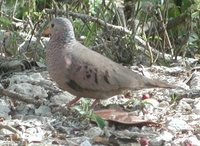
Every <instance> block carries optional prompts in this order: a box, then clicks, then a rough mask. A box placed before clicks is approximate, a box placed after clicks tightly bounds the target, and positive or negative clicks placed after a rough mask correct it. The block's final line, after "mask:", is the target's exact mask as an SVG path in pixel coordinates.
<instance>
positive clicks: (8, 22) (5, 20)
mask: <svg viewBox="0 0 200 146" xmlns="http://www.w3.org/2000/svg"><path fill="white" fill-rule="evenodd" d="M0 23H1V24H3V25H4V26H10V25H11V24H12V21H11V20H9V19H8V18H6V17H0Z"/></svg>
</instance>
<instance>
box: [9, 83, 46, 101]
mask: <svg viewBox="0 0 200 146" xmlns="http://www.w3.org/2000/svg"><path fill="white" fill-rule="evenodd" d="M8 89H9V90H11V91H14V92H17V93H21V94H24V95H27V96H31V97H35V96H38V97H40V98H42V97H43V98H44V97H47V96H48V95H47V92H46V90H45V89H44V88H42V87H40V86H36V85H31V84H29V83H18V84H12V85H10V86H9V87H8Z"/></svg>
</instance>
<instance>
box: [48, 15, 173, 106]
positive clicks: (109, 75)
mask: <svg viewBox="0 0 200 146" xmlns="http://www.w3.org/2000/svg"><path fill="white" fill-rule="evenodd" d="M49 27H50V34H51V37H50V40H49V42H48V44H47V50H46V60H47V66H48V71H49V74H50V77H51V78H52V79H53V80H54V81H55V82H56V83H57V84H58V85H59V87H60V88H61V89H63V90H66V91H68V92H70V93H71V94H73V95H75V96H77V97H76V98H75V99H74V100H72V101H71V102H69V103H68V105H72V104H73V103H75V102H76V101H78V100H79V99H80V98H81V97H88V98H93V99H96V100H95V101H96V102H97V101H99V100H100V99H106V98H109V97H111V96H114V95H118V94H121V93H122V91H124V90H126V89H130V90H139V89H144V88H154V87H158V88H174V87H175V86H173V85H170V84H167V83H164V82H161V81H158V80H152V79H149V78H146V77H144V76H142V75H140V74H137V73H135V72H133V71H131V70H129V69H128V68H125V67H123V66H122V65H120V64H117V63H115V62H113V61H112V60H110V59H108V58H106V57H104V56H103V55H101V54H99V53H97V52H95V51H92V50H90V49H88V48H87V47H85V46H84V45H82V44H81V43H79V42H78V41H77V40H76V38H75V35H74V30H73V26H72V23H71V22H70V21H69V20H68V19H66V18H61V17H58V18H54V19H53V20H52V21H51V22H50V25H49Z"/></svg>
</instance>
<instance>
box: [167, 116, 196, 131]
mask: <svg viewBox="0 0 200 146" xmlns="http://www.w3.org/2000/svg"><path fill="white" fill-rule="evenodd" d="M167 128H168V129H169V130H172V131H173V132H175V133H176V132H180V131H183V130H193V128H192V127H191V126H190V125H188V124H187V123H186V122H185V121H183V120H181V119H178V118H173V119H171V120H170V121H169V122H168V123H167Z"/></svg>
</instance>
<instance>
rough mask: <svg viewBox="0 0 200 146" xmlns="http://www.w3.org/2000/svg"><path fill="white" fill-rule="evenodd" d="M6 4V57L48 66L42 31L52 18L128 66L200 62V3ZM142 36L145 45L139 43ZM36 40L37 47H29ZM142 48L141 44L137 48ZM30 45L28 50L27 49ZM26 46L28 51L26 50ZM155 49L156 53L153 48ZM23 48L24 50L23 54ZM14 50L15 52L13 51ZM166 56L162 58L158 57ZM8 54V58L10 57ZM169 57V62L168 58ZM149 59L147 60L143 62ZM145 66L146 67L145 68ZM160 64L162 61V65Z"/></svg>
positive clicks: (0, 6) (48, 0)
mask: <svg viewBox="0 0 200 146" xmlns="http://www.w3.org/2000/svg"><path fill="white" fill-rule="evenodd" d="M161 2H162V1H160V0H151V1H145V0H137V1H131V0H124V1H123V0H110V1H105V0H74V1H71V0H29V1H26V0H6V1H1V2H0V12H1V13H0V25H1V28H2V30H6V32H12V33H14V34H18V35H15V36H22V35H21V34H20V33H22V32H23V33H25V34H27V35H26V36H23V37H18V38H16V37H13V36H14V35H13V34H12V33H11V34H12V35H11V37H10V36H9V37H8V36H6V37H7V38H10V39H11V40H12V39H13V40H14V41H11V42H13V43H14V44H15V45H11V44H12V43H8V44H7V46H6V45H5V42H6V41H7V40H6V38H5V34H4V33H3V37H2V36H1V37H0V39H1V42H2V43H1V48H3V49H1V51H2V52H1V55H5V56H12V57H21V58H26V59H31V60H36V61H42V62H43V61H44V50H45V49H44V46H45V45H44V44H42V42H41V36H42V35H43V30H44V28H45V26H46V25H47V24H48V22H49V21H50V20H51V18H53V17H56V16H62V17H69V18H70V19H71V20H72V21H73V24H74V28H75V33H76V37H77V39H78V40H79V41H81V42H82V43H83V44H84V45H86V46H89V47H90V48H92V49H93V50H95V51H98V52H100V53H102V54H104V55H106V56H108V57H109V58H111V59H113V60H114V61H117V62H119V63H123V64H126V65H129V64H133V63H136V64H138V63H148V64H149V65H151V64H153V63H155V62H156V61H157V59H158V60H159V62H160V61H161V60H164V59H166V60H167V61H170V60H171V59H177V56H183V57H199V55H198V54H199V43H200V41H199V40H200V39H199V36H200V22H199V21H200V19H199V17H200V13H199V11H200V0H168V1H164V2H163V3H161ZM135 36H138V37H139V38H141V39H142V40H143V41H145V44H143V45H142V48H144V49H141V42H138V40H136V39H135ZM33 37H35V38H36V40H35V43H33V44H31V45H29V43H30V42H31V41H29V40H30V39H32V38H33ZM136 42H137V43H136ZM24 44H26V45H24ZM23 45H24V46H23ZM21 46H23V47H21ZM150 46H151V47H150ZM22 48H23V49H22ZM10 50H12V51H10ZM155 50H156V51H159V52H160V53H161V54H163V55H159V56H158V53H157V52H156V51H155ZM8 52H9V53H8ZM166 53H167V54H169V55H170V59H167V58H165V57H164V54H166ZM144 57H146V58H147V59H143V58H144ZM145 61H146V62H145ZM157 62H158V61H157Z"/></svg>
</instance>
